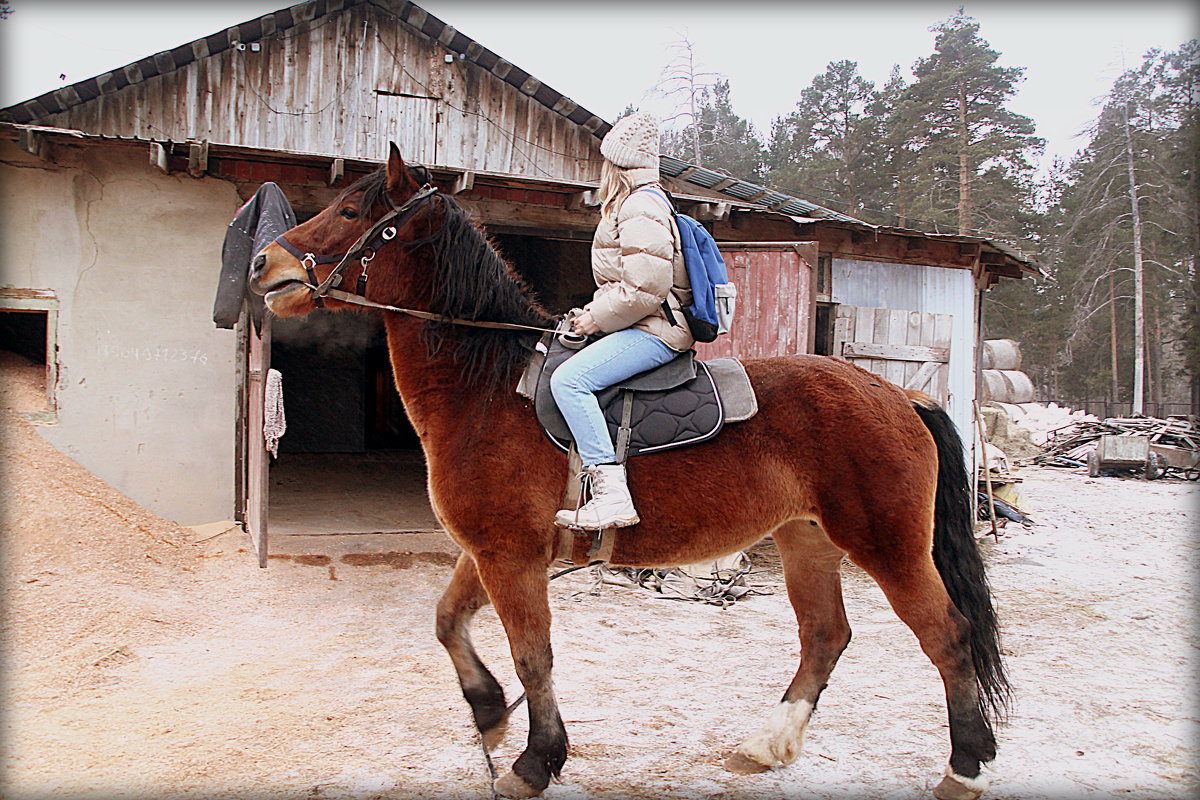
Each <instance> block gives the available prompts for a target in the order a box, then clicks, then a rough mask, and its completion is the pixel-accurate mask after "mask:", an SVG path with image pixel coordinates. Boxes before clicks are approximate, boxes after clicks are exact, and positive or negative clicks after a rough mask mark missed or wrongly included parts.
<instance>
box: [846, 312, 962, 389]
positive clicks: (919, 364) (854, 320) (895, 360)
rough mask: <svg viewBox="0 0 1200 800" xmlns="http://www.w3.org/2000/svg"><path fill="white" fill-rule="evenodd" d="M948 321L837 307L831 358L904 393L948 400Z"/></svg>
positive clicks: (950, 321)
mask: <svg viewBox="0 0 1200 800" xmlns="http://www.w3.org/2000/svg"><path fill="white" fill-rule="evenodd" d="M953 323H954V317H953V316H952V315H950V314H930V313H923V312H920V311H904V310H901V309H893V308H867V307H865V306H838V307H837V313H836V315H835V316H834V323H833V354H834V355H837V356H841V357H842V358H844V359H846V360H847V361H850V362H852V363H854V364H857V365H858V366H860V367H862V368H863V369H865V370H867V371H869V372H873V373H875V374H876V375H878V376H880V377H881V378H885V379H886V380H889V381H891V382H892V383H894V384H896V385H897V386H900V387H902V388H905V389H917V390H919V391H922V392H925V393H926V394H927V395H929V396H930V397H932V398H933V399H934V400H936V401H937V402H938V403H939V404H941V405H942V406H943V407H945V405H946V403H947V401H948V399H949V381H950V369H949V364H950V336H951V333H952V330H953Z"/></svg>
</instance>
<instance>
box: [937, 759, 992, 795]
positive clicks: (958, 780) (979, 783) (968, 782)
mask: <svg viewBox="0 0 1200 800" xmlns="http://www.w3.org/2000/svg"><path fill="white" fill-rule="evenodd" d="M987 788H988V782H987V778H985V777H983V776H982V775H980V776H979V777H978V778H968V777H966V776H965V775H959V774H958V773H957V772H955V771H954V770H953V769H951V768H950V766H949V765H947V766H946V777H944V778H942V782H941V783H939V784H938V785H937V786H935V787H934V788H933V796H934V797H936V798H937V800H975V798H977V797H979V796H980V795H981V794H983V793H984V792H986V791H987Z"/></svg>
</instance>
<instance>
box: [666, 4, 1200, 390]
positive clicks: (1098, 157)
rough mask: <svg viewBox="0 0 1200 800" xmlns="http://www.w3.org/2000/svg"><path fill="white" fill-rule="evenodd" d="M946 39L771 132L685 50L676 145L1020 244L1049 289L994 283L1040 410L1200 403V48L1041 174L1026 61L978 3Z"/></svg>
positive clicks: (989, 332)
mask: <svg viewBox="0 0 1200 800" xmlns="http://www.w3.org/2000/svg"><path fill="white" fill-rule="evenodd" d="M932 30H933V31H934V32H935V33H936V39H935V43H934V49H933V52H932V53H931V54H930V55H929V56H927V57H924V58H920V59H918V60H917V62H916V63H915V64H913V65H912V66H911V69H910V70H908V72H907V73H906V72H905V71H903V70H902V69H901V68H900V67H899V65H897V66H896V67H894V68H893V70H892V74H891V76H890V79H889V80H888V81H887V83H886V84H884V85H882V86H877V85H875V84H874V83H873V82H872V81H869V80H867V79H865V78H864V77H863V76H862V75H861V74H859V71H858V65H857V64H856V63H855V62H853V61H848V60H844V61H836V62H832V63H830V64H829V65H828V67H827V68H826V70H825V72H823V73H822V74H820V75H817V76H815V77H814V78H813V79H812V80H811V82H809V84H808V85H807V86H805V87H804V88H803V89H801V90H800V92H799V96H798V98H797V99H796V101H795V104H794V106H793V108H792V109H791V110H790V111H786V112H785V113H782V114H780V115H779V116H777V117H776V118H775V119H774V121H773V123H772V125H771V130H770V131H769V132H766V133H765V134H763V133H760V132H759V131H757V130H756V129H755V128H754V126H753V125H752V124H751V123H749V122H748V121H747V120H745V119H744V118H742V117H740V116H738V115H737V114H736V113H735V112H734V110H733V105H732V101H731V94H732V87H731V86H730V83H729V81H728V80H727V79H725V78H723V77H722V76H720V75H715V74H710V73H703V72H701V71H699V70H698V69H697V66H696V64H697V59H696V53H695V48H694V47H693V46H692V44H691V42H689V41H688V40H687V39H683V40H681V41H680V42H679V43H678V44H677V46H676V51H677V52H676V54H675V57H674V58H673V60H672V61H671V63H670V64H669V65H668V66H667V67H666V69H664V72H663V78H662V81H661V82H660V85H659V91H660V92H661V93H662V94H664V95H666V96H668V97H674V98H675V100H676V106H677V107H678V108H679V114H678V115H677V116H676V117H675V118H674V119H671V120H667V125H668V130H667V132H666V133H665V134H664V142H663V149H664V151H665V152H667V153H669V154H670V155H674V156H677V157H679V158H682V159H685V160H687V161H689V162H692V163H698V164H701V165H703V166H706V167H709V168H712V169H715V170H720V171H723V172H726V173H728V174H730V175H734V176H738V177H744V178H748V179H751V180H756V181H759V182H761V183H764V184H766V185H769V186H773V187H777V188H779V189H782V190H785V191H789V192H792V193H794V194H796V195H797V196H799V197H802V198H805V199H807V200H810V201H812V202H816V203H820V204H822V205H825V206H827V207H829V208H832V209H834V210H837V211H841V212H843V213H846V214H849V215H851V216H854V217H857V218H859V219H862V220H864V221H866V222H869V223H873V224H878V225H889V226H896V227H902V228H912V229H916V230H921V231H926V232H940V233H962V234H967V235H973V236H981V237H986V238H988V239H992V240H995V241H1003V242H1007V243H1010V244H1012V245H1014V246H1015V247H1017V248H1018V249H1020V250H1022V251H1023V252H1025V253H1027V254H1030V255H1032V256H1033V257H1034V258H1035V259H1036V260H1037V261H1038V262H1039V263H1040V265H1041V266H1042V267H1043V268H1044V269H1045V270H1046V271H1047V272H1048V273H1049V275H1050V278H1049V279H1046V280H1030V279H1026V280H1022V281H1012V280H1006V281H1002V282H1001V284H1000V285H998V286H996V287H995V288H993V289H992V290H991V291H990V292H988V293H987V294H986V295H985V302H984V321H985V327H986V336H987V338H992V339H995V338H1011V339H1016V340H1018V341H1020V342H1021V348H1022V353H1023V366H1022V369H1023V370H1024V371H1025V372H1027V373H1028V374H1029V375H1030V377H1031V378H1032V379H1033V380H1034V382H1035V385H1036V386H1037V388H1038V392H1039V399H1043V400H1056V401H1059V402H1065V403H1068V404H1075V405H1081V404H1082V403H1083V402H1084V401H1097V400H1102V401H1103V400H1106V401H1108V402H1110V403H1113V402H1115V403H1128V404H1131V405H1130V406H1126V407H1127V408H1132V410H1134V411H1137V410H1138V409H1148V413H1154V412H1155V411H1156V410H1157V411H1158V412H1159V413H1161V411H1162V409H1164V406H1163V404H1164V403H1166V404H1170V405H1169V406H1166V407H1165V408H1169V409H1172V411H1173V413H1181V412H1182V411H1183V410H1184V408H1185V407H1186V405H1190V406H1191V408H1192V409H1193V410H1194V409H1195V408H1196V407H1197V405H1200V308H1198V299H1200V298H1198V296H1197V287H1196V262H1195V259H1196V253H1197V252H1198V251H1200V210H1198V200H1197V195H1198V191H1200V187H1198V186H1197V177H1196V176H1197V167H1198V166H1200V164H1198V159H1200V155H1198V152H1200V147H1198V145H1200V142H1198V137H1197V131H1198V123H1200V118H1198V113H1200V112H1198V103H1200V43H1198V42H1197V40H1195V39H1191V40H1189V41H1186V42H1184V43H1183V44H1181V45H1180V46H1179V48H1178V49H1176V50H1174V51H1162V50H1151V51H1149V52H1147V53H1146V54H1145V55H1144V57H1143V60H1142V62H1141V64H1139V65H1137V66H1135V67H1132V68H1130V69H1128V70H1126V71H1125V72H1124V74H1122V75H1121V76H1120V77H1119V78H1118V79H1117V80H1116V81H1115V82H1114V83H1113V86H1112V88H1111V90H1110V91H1109V93H1108V95H1107V96H1106V98H1105V99H1104V101H1103V104H1102V105H1101V107H1100V111H1099V113H1098V115H1097V117H1096V119H1095V121H1094V123H1093V125H1092V127H1091V130H1090V131H1089V134H1088V136H1087V145H1086V146H1085V147H1083V148H1082V149H1080V150H1078V151H1077V152H1076V154H1075V155H1074V156H1073V157H1072V158H1070V159H1069V160H1066V161H1063V160H1056V162H1055V163H1054V165H1053V166H1052V168H1051V169H1050V170H1049V173H1048V175H1046V174H1043V175H1038V173H1037V169H1036V159H1037V158H1038V157H1039V156H1040V155H1041V152H1042V148H1043V146H1044V142H1043V140H1042V139H1040V138H1039V137H1038V136H1037V135H1036V125H1035V120H1033V119H1030V118H1029V117H1026V116H1022V115H1020V114H1017V113H1015V112H1013V111H1012V110H1010V109H1009V108H1008V107H1007V104H1008V102H1009V101H1010V100H1011V99H1012V97H1013V96H1014V95H1015V93H1016V91H1017V87H1018V84H1019V82H1020V81H1021V80H1022V76H1023V73H1024V71H1025V70H1024V68H1022V67H1003V66H1000V65H999V64H998V60H999V58H1000V55H1001V54H1000V53H999V52H997V51H996V50H994V49H992V48H991V47H990V45H989V44H988V43H987V41H986V40H985V39H984V38H983V37H982V36H981V33H980V25H979V23H978V22H977V21H975V20H974V19H973V18H971V17H970V16H968V15H965V14H964V13H962V12H961V11H960V12H959V13H958V14H956V15H954V16H953V17H951V18H950V19H948V20H945V21H943V22H941V23H940V24H938V25H936V26H934V28H932ZM1064 91H1070V87H1064ZM1176 404H1179V407H1175V405H1176Z"/></svg>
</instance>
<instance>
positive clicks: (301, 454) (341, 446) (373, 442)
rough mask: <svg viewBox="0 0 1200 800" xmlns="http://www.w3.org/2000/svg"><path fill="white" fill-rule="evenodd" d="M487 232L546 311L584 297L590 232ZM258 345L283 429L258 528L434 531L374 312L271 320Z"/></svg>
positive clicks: (412, 438)
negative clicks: (278, 395) (280, 403)
mask: <svg viewBox="0 0 1200 800" xmlns="http://www.w3.org/2000/svg"><path fill="white" fill-rule="evenodd" d="M491 233H492V237H493V241H494V243H495V244H496V246H497V248H498V249H499V250H500V251H501V253H502V254H503V255H504V257H505V258H506V259H507V260H508V261H509V263H511V264H512V265H513V267H514V268H515V269H516V271H517V272H518V273H519V274H520V276H521V278H522V279H523V280H524V281H525V283H526V284H527V285H528V286H529V287H530V288H531V289H532V290H533V291H534V293H535V294H536V295H537V297H538V299H539V301H540V302H541V303H542V305H543V306H544V307H545V308H546V309H547V310H548V311H550V312H552V313H559V312H562V311H565V310H566V309H568V308H570V307H572V306H575V305H581V304H582V303H584V302H586V301H587V300H588V299H589V298H590V297H591V292H592V288H593V284H592V279H591V270H590V267H589V263H590V259H589V253H590V236H589V237H588V238H586V239H585V238H584V237H582V236H578V235H573V234H569V233H568V234H562V235H554V234H548V233H546V232H539V233H540V234H541V235H538V236H531V235H528V234H524V235H523V234H520V233H518V232H513V231H507V230H500V231H492V232H491ZM267 349H268V350H269V355H268V358H267V363H268V364H269V367H270V369H272V370H276V371H278V372H279V374H280V379H281V383H282V388H283V392H282V394H283V398H284V411H285V417H286V421H287V432H286V433H285V434H284V436H283V437H282V438H281V439H280V440H279V446H278V454H277V456H276V457H273V458H272V459H271V463H270V467H269V472H268V478H267V481H266V483H267V487H266V488H267V491H266V492H265V494H266V497H267V504H266V505H267V508H266V511H267V515H268V519H269V524H267V525H263V526H262V527H263V529H264V530H266V529H268V528H269V531H270V533H271V534H273V535H296V536H305V535H321V534H374V533H410V532H428V531H437V530H440V525H439V524H438V521H437V517H436V515H435V514H434V513H433V509H432V507H431V506H430V503H429V499H428V493H427V489H426V470H425V459H424V454H423V452H422V451H421V447H420V442H419V440H418V438H417V435H416V433H415V431H413V429H412V425H411V424H410V423H409V421H408V418H407V416H406V415H405V413H404V408H403V405H402V403H401V401H400V398H399V396H398V395H397V394H396V390H395V387H394V385H393V381H392V374H391V365H390V363H389V361H388V353H387V343H386V337H385V333H384V327H383V323H382V319H381V318H380V317H379V316H378V315H376V314H373V313H354V312H345V311H343V312H329V311H316V312H313V313H311V314H308V315H306V316H304V317H298V318H290V319H272V320H271V325H270V335H269V344H268V347H267ZM250 371H251V372H253V368H251V370H250ZM252 483H253V481H251V484H252ZM250 491H251V494H253V488H252V487H251V490H250ZM249 505H250V506H253V502H251V503H249Z"/></svg>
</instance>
